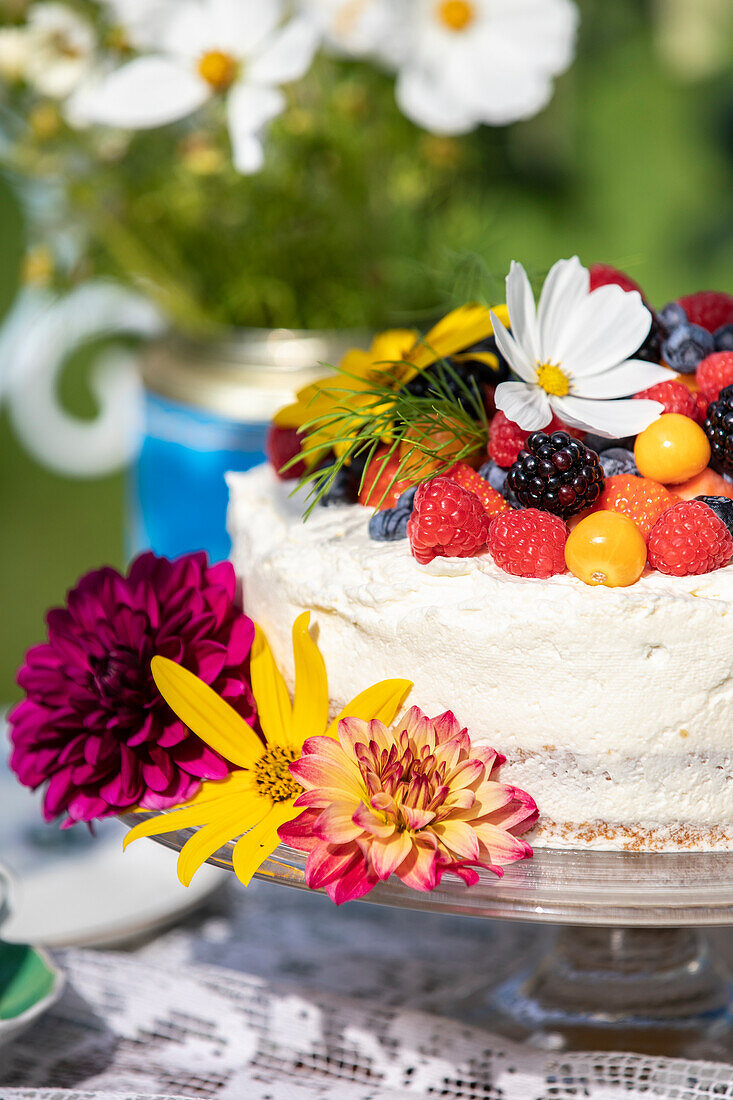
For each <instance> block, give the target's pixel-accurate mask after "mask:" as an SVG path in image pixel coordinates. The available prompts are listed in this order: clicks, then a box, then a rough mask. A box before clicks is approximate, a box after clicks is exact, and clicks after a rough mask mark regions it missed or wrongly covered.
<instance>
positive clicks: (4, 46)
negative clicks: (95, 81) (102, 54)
mask: <svg viewBox="0 0 733 1100" xmlns="http://www.w3.org/2000/svg"><path fill="white" fill-rule="evenodd" d="M96 46H97V43H96V39H95V35H94V30H93V28H92V26H91V25H90V24H89V23H87V22H86V20H84V19H82V18H80V16H78V15H77V14H76V12H74V11H72V10H71V8H68V7H67V6H66V5H65V4H60V3H55V2H54V0H49V2H48V3H39V4H34V5H33V6H32V7H31V8H30V9H29V11H28V16H27V20H26V23H25V24H24V25H23V26H22V27H9V28H6V29H5V30H3V31H0V73H2V75H4V76H5V78H6V79H12V80H24V81H26V82H27V83H28V84H30V85H31V86H32V87H33V88H35V89H36V90H37V91H38V92H40V93H41V95H45V96H49V97H50V98H51V99H66V97H67V96H68V95H70V94H71V92H73V91H74V89H75V88H77V87H78V86H79V85H80V84H81V83H82V81H83V80H85V79H86V77H87V76H88V74H89V72H90V71H91V69H92V66H93V64H94V56H95V51H96Z"/></svg>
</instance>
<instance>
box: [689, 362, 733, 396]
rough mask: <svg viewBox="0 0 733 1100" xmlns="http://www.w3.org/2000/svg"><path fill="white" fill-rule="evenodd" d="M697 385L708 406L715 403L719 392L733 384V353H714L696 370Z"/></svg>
mask: <svg viewBox="0 0 733 1100" xmlns="http://www.w3.org/2000/svg"><path fill="white" fill-rule="evenodd" d="M696 377H697V384H698V386H699V387H700V390H701V391H702V393H704V394H705V396H706V397H707V400H708V404H709V403H710V402H711V401H717V399H718V397H719V395H720V391H721V390H722V389H725V387H726V386H730V385H731V384H733V351H715V352H713V354H712V355H708V357H707V358H706V359H703V361H702V362H701V363H700V365H699V366H698V368H697V376H696Z"/></svg>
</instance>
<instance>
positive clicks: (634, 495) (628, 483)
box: [593, 474, 679, 538]
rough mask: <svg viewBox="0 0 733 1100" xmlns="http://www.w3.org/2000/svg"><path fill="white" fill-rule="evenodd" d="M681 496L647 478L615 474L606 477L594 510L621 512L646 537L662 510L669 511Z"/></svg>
mask: <svg viewBox="0 0 733 1100" xmlns="http://www.w3.org/2000/svg"><path fill="white" fill-rule="evenodd" d="M678 500H679V497H678V496H677V495H676V494H675V493H672V492H670V490H669V489H666V488H665V487H664V485H660V484H659V482H658V481H652V480H651V479H650V478H647V477H636V476H634V475H633V474H615V475H614V476H613V477H607V478H606V484H605V485H604V487H603V492H602V493H601V495H600V496H599V498H598V500H597V501H596V504H595V506H594V509H593V511H594V512H599V511H603V512H618V513H619V514H620V515H622V516H627V518H628V519H630V520H632V521H633V522H634V523H635V524H636V526H637V527H638V528H639V530H640V531H641V533H642V536H643V537H644V538H647V537H648V535H649V532H650V531H651V529H652V527H653V526H654V524H655V523H656V522H657V520H658V519H659V517H660V516H661V514H662V512H666V511H667V509H668V508H671V507H672V505H673V504H676V503H677V502H678Z"/></svg>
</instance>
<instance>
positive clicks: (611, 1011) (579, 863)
mask: <svg viewBox="0 0 733 1100" xmlns="http://www.w3.org/2000/svg"><path fill="white" fill-rule="evenodd" d="M146 816H147V815H146ZM142 817H143V815H141V814H134V815H127V816H126V817H125V818H124V820H125V821H126V822H127V823H128V824H130V825H132V824H136V823H138V822H139V821H140V820H141V819H142ZM191 832H192V831H191V830H182V831H178V832H174V833H169V834H167V835H165V836H162V837H158V838H156V839H157V840H158V841H159V842H160V843H162V844H164V845H166V846H168V847H169V848H173V849H175V850H177V851H180V849H181V847H182V846H183V844H184V843H185V841H186V840H187V839H188V837H189V836H190V835H191ZM231 857H232V845H231V844H229V845H226V846H225V847H224V848H222V849H221V850H220V851H219V852H217V853H216V854H215V855H214V856H212V858H211V859H210V860H209V862H210V863H213V864H215V865H217V866H220V867H226V868H229V869H231V868H232V859H231ZM304 865H305V855H304V854H303V853H301V852H296V851H294V850H292V849H290V848H287V847H286V846H285V845H281V846H280V847H279V848H278V849H277V850H276V851H275V852H274V853H273V855H272V856H271V858H270V859H269V860H267V861H266V862H265V863H264V864H263V865H262V867H261V868H260V870H259V872H258V877H259V878H262V879H268V880H269V881H271V882H276V883H279V884H281V885H285V886H291V887H296V888H301V889H307V887H306V886H305V881H304V874H303V871H304ZM480 876H481V877H480V881H479V883H478V884H477V885H476V886H473V887H470V888H469V887H466V886H464V884H463V883H462V882H461V881H460V880H458V879H455V878H452V877H450V876H446V877H445V878H444V879H443V882H442V883H441V886H440V887H439V888H438V889H436V890H434V891H432V892H431V893H427V894H421V893H419V892H417V891H414V890H410V889H408V888H407V887H405V886H403V885H402V883H401V882H400V881H399V880H398V879H392V880H389V881H388V882H385V883H382V884H380V885H379V886H378V887H376V888H375V889H374V890H373V891H372V892H371V893H370V894H368V895H367V897H366V898H364V899H362V903H372V904H378V905H392V906H399V907H401V908H411V909H419V910H426V911H434V912H443V913H452V914H458V915H464V916H472V917H485V918H493V919H500V920H523V921H532V922H540V923H546V924H555V925H560V927H559V929H558V932H557V936H556V939H555V942H554V946H553V948H552V949H551V951H550V952H549V954H548V955H546V956H545V958H544V959H542V960H541V961H540V962H539V964H537V965H535V966H533V967H532V968H530V969H527V970H525V971H522V972H520V973H517V974H514V975H512V976H511V977H510V978H509V979H508V980H507V981H505V982H504V983H503V984H502V985H500V986H498V987H496V988H494V989H493V990H492V991H491V993H490V994H488V995H487V994H486V993H485V992H483V991H482V987H481V985H480V982H481V963H480V960H477V988H476V989H475V990H473V991H471V992H469V993H468V994H467V995H464V996H463V997H462V998H461V1000H460V1001H459V1002H456V1003H455V1004H453V1005H452V1006H451V1008H450V1014H451V1015H458V1016H460V1018H461V1019H464V1020H466V1021H467V1022H470V1023H473V1024H478V1025H482V1026H486V1027H489V1028H491V1029H492V1030H493V1031H497V1032H500V1033H501V1034H504V1035H506V1036H508V1037H509V1038H513V1039H516V1040H520V1041H525V1042H527V1043H529V1044H531V1045H533V1046H536V1047H539V1048H542V1049H545V1050H558V1051H560V1050H624V1051H637V1052H641V1053H647V1054H655V1055H665V1056H668V1057H685V1058H697V1059H701V1058H702V1059H705V1058H709V1059H712V1060H718V1061H733V985H731V982H730V981H729V978H728V976H727V974H726V973H725V971H724V968H723V966H722V964H721V963H720V962H719V960H718V959H717V958H716V952H715V948H714V945H713V944H711V942H710V940H709V938H708V936H707V935H706V932H705V929H706V928H711V927H714V926H716V925H718V926H719V925H728V924H733V853H727V852H720V853H717V852H701V853H659V854H657V853H643V854H641V853H639V854H637V853H616V852H595V851H583V852H577V851H576V852H571V851H567V852H566V851H561V850H558V849H544V850H542V849H538V850H536V852H535V856H534V858H533V859H531V860H527V861H524V862H522V863H519V864H515V865H514V866H512V867H509V868H507V869H506V872H505V874H504V877H503V878H502V879H497V878H496V877H495V876H494V875H492V874H490V873H489V872H485V871H481V872H480ZM463 992H464V994H465V991H463Z"/></svg>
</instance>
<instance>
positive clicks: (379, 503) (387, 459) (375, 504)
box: [359, 446, 418, 512]
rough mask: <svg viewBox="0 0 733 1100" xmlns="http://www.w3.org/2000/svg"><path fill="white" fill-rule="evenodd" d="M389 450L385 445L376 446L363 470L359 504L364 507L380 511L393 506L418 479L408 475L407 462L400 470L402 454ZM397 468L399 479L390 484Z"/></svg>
mask: <svg viewBox="0 0 733 1100" xmlns="http://www.w3.org/2000/svg"><path fill="white" fill-rule="evenodd" d="M389 450H390V449H389V447H387V446H381V447H377V449H376V451H375V452H374V457H373V458H372V459H371V461H370V462H369V463H368V465H367V468H366V470H365V471H364V480H363V482H362V486H361V490H360V492H359V504H363V505H364V507H365V508H377V509H378V510H379V511H380V512H381V511H382V510H383V509H384V508H394V506H395V504H396V503H397V501H398V500H399V498H400V497H401V496H402V494H403V493H404V491H405V489H409V488H410V487H411V486H412V485H414V484H415V482H416V481H417V480H418V478H417V477H415V476H413V477H410V476H409V471H408V470H407V468H406V467H407V465H408V464H405V466H402V469H401V470H400V464H401V462H402V456H401V455H400V453H399V452H398V451H395V452H394V453H393V454H390V453H389ZM398 470H400V477H399V480H398V481H395V482H394V484H393V485H391V483H392V481H393V480H394V478H395V475H396V474H397V471H398ZM390 485H391V488H390Z"/></svg>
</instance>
